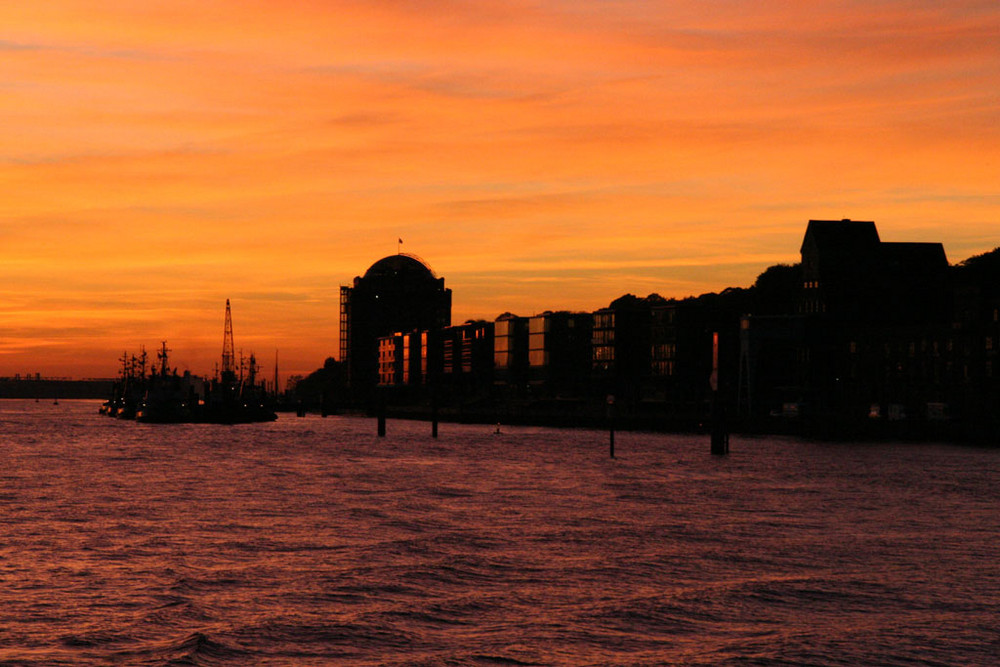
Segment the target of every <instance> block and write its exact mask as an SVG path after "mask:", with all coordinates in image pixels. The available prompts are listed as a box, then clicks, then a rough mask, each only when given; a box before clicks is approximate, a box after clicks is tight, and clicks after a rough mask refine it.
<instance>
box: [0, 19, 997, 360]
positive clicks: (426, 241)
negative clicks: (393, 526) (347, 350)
mask: <svg viewBox="0 0 1000 667" xmlns="http://www.w3.org/2000/svg"><path fill="white" fill-rule="evenodd" d="M0 26H3V27H2V28H0V59H2V60H3V63H4V66H3V68H2V69H0V114H2V115H3V117H4V126H3V128H2V129H0V187H2V188H3V192H4V197H3V202H2V203H0V284H3V285H5V286H6V287H5V288H4V289H3V290H0V375H4V374H10V373H13V372H27V371H28V370H38V371H41V372H46V373H52V374H60V375H65V374H80V375H91V376H92V375H101V374H108V373H111V372H113V370H114V366H115V362H114V360H115V358H116V357H117V355H119V354H120V353H121V351H120V348H121V347H122V346H123V345H126V346H129V347H135V346H136V345H138V344H139V343H141V342H145V344H146V345H147V346H149V347H152V346H153V345H155V344H156V343H157V342H158V341H159V340H161V339H163V338H167V339H168V340H169V341H170V344H171V346H172V347H175V349H177V350H178V352H177V354H178V355H179V356H178V359H180V358H182V357H183V359H184V360H185V361H186V363H190V364H193V365H194V366H196V367H194V368H192V370H196V371H197V370H201V371H208V370H209V369H210V367H211V363H212V361H213V359H214V358H215V357H216V356H217V355H218V350H217V349H216V348H218V345H219V341H218V340H217V339H219V336H220V333H219V331H217V330H219V329H221V324H220V322H221V306H220V305H219V304H220V303H224V301H225V298H227V297H230V298H233V299H234V307H235V308H237V310H236V312H235V314H234V316H235V317H236V319H237V328H238V331H237V337H238V338H239V337H240V336H241V335H242V336H243V337H244V340H245V341H247V342H248V343H253V344H254V345H257V346H259V349H258V352H262V351H264V350H267V349H270V348H272V347H276V348H281V349H282V353H281V355H282V359H283V362H282V365H283V367H285V368H286V369H288V370H292V369H295V370H299V371H308V370H309V369H311V368H314V367H316V366H318V365H320V364H321V363H322V361H323V359H324V358H325V357H327V356H330V355H332V354H336V352H337V350H336V341H337V335H338V334H337V326H338V324H337V308H338V303H337V299H338V294H339V291H338V289H339V285H340V284H341V283H345V284H346V283H348V282H350V280H351V279H352V278H353V277H354V276H355V275H359V274H361V273H363V272H364V270H365V269H366V268H367V266H368V265H370V264H371V263H372V262H373V261H375V260H376V259H378V258H379V257H381V256H383V255H386V254H389V253H392V252H395V251H396V243H395V242H396V239H397V238H398V237H402V238H403V239H404V240H405V244H404V246H403V249H404V250H406V251H411V252H415V253H416V254H418V255H421V256H422V257H424V258H425V259H427V260H428V261H429V262H430V263H431V265H432V266H433V267H434V269H435V270H436V271H437V272H438V273H439V275H442V276H444V277H445V278H446V280H447V283H448V285H449V286H450V287H452V288H453V289H454V291H455V296H454V304H455V305H454V308H455V318H454V319H455V320H456V321H462V320H464V319H466V317H470V316H476V317H488V316H491V314H492V315H495V314H497V313H499V312H502V311H505V310H511V311H516V312H536V311H540V310H544V309H547V308H561V307H565V308H572V309H585V310H592V309H595V308H598V307H601V306H604V305H606V304H607V303H608V302H609V301H610V300H612V299H613V298H615V297H617V296H619V295H620V294H622V293H624V292H636V293H648V292H652V291H655V292H658V293H660V294H663V295H665V296H686V295H688V294H697V293H701V292H706V291H710V290H717V289H721V288H723V287H726V286H729V285H741V284H742V285H747V284H749V283H750V282H752V280H753V279H754V278H755V277H756V275H757V274H758V273H760V271H762V270H763V269H764V268H766V265H767V264H769V263H774V262H776V261H794V260H795V258H796V255H797V251H798V247H799V243H800V241H801V234H802V231H803V229H804V224H805V221H806V220H807V219H809V218H816V217H831V218H842V217H853V218H861V219H874V220H875V221H876V222H877V223H878V225H879V229H880V231H881V233H882V236H883V238H886V239H890V240H908V239H913V240H940V241H943V242H944V243H945V247H946V250H947V252H948V255H949V257H950V258H951V259H952V260H953V261H957V260H960V259H962V258H964V257H967V256H969V255H971V254H974V253H978V252H983V251H985V250H988V249H990V248H992V247H994V246H996V245H1000V201H998V199H1000V186H998V183H997V178H996V175H997V173H1000V92H998V91H1000V6H998V5H997V4H996V2H995V1H993V0H989V1H980V0H976V1H973V0H955V1H953V2H948V3H940V2H930V1H929V0H928V1H923V0H905V1H904V0H879V1H874V2H873V1H871V0H866V1H865V2H861V1H857V0H852V1H849V2H843V1H839V0H838V1H834V0H809V1H806V2H791V1H790V0H766V1H763V2H755V3H747V2H745V1H743V0H708V1H706V0H697V1H696V0H670V1H667V2H657V3H650V2H643V1H640V0H617V1H616V2H606V1H599V0H574V1H570V0H512V1H510V2H504V3H499V2H478V1H476V2H473V1H471V0H435V1H431V0H423V1H419V2H405V3H404V2H395V1H391V0H382V1H374V2H367V3H357V2H347V1H346V0H323V1H320V0H307V1H305V2H296V3H283V2H282V3H279V2H276V1H274V0H246V1H244V2H235V0H223V1H220V2H212V3H204V2H195V1H194V0H157V1H155V2H144V3H107V2H98V3H93V2H84V1H83V0H52V1H51V2H45V3H29V2H23V1H20V0H16V1H15V2H12V3H5V4H4V5H2V6H0ZM286 351H287V353H286ZM286 364H289V365H286ZM66 369H76V370H66ZM102 371H103V372H102Z"/></svg>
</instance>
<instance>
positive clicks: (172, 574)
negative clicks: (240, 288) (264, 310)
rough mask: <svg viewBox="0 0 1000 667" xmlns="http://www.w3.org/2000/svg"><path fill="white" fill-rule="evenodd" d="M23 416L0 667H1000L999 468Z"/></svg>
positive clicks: (70, 410)
mask: <svg viewBox="0 0 1000 667" xmlns="http://www.w3.org/2000/svg"><path fill="white" fill-rule="evenodd" d="M97 407H98V404H97V403H95V402H64V403H62V404H60V405H58V406H56V405H52V404H50V403H35V402H19V401H0V508H2V509H0V512H2V513H0V664H4V665H21V664H40V665H41V664H44V665H51V664H154V665H159V664H196V665H243V664H272V665H338V664H349V665H354V664H357V665H383V664H384V665H521V664H529V665H534V664H542V665H550V664H557V665H588V664H593V665H660V664H706V665H708V664H741V665H742V664H775V663H778V664H814V665H854V664H886V665H920V664H927V665H944V664H947V665H973V664H979V665H995V664H997V656H998V655H1000V629H998V622H1000V542H998V535H1000V488H998V480H1000V474H998V473H1000V451H998V450H983V449H974V448H966V447H960V446H950V445H893V444H829V443H814V442H804V441H798V440H793V439H781V438H762V439H740V438H734V439H733V441H732V454H731V455H730V456H729V457H728V458H725V459H718V458H712V457H711V456H710V455H709V454H708V442H707V439H706V438H704V437H694V436H673V435H660V434H656V435H654V434H632V433H618V434H617V443H616V444H617V453H618V455H619V458H617V459H616V460H613V461H612V460H609V458H608V456H607V436H606V434H605V433H602V432H598V431H583V430H581V431H572V430H556V429H542V428H526V427H520V428H519V427H508V428H505V429H504V432H503V433H502V434H501V435H494V434H493V432H492V430H493V429H492V427H489V426H460V425H450V424H444V425H442V426H441V437H440V439H438V440H436V441H435V440H431V439H430V438H429V437H428V435H429V431H430V428H429V425H428V424H425V423H418V422H393V421H390V422H389V425H388V426H389V434H388V437H386V438H384V439H379V438H377V437H375V424H374V422H373V421H372V420H362V419H347V418H327V419H320V418H318V417H307V418H304V419H296V418H294V417H284V416H283V417H282V418H281V419H280V420H279V421H277V422H274V423H269V424H261V425H245V426H213V425H177V426H169V425H168V426H157V425H143V424H136V423H132V422H118V421H114V420H109V419H107V418H105V417H101V416H99V415H98V414H97Z"/></svg>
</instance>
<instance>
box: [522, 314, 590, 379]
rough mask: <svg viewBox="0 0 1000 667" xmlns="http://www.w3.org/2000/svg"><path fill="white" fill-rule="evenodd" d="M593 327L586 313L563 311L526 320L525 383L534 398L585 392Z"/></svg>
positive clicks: (588, 376)
mask: <svg viewBox="0 0 1000 667" xmlns="http://www.w3.org/2000/svg"><path fill="white" fill-rule="evenodd" d="M593 324H594V318H593V315H591V314H590V313H569V312H565V311H562V312H557V313H553V312H549V311H547V312H545V313H542V314H541V315H536V316H534V317H531V318H529V319H528V383H529V385H530V387H531V391H532V393H533V394H534V395H536V396H538V395H546V394H550V395H572V396H577V397H578V396H584V395H586V394H587V393H588V389H589V385H588V383H589V381H590V369H591V354H592V353H591V333H592V330H593Z"/></svg>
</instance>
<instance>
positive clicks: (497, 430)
mask: <svg viewBox="0 0 1000 667" xmlns="http://www.w3.org/2000/svg"><path fill="white" fill-rule="evenodd" d="M493 435H500V422H497V427H496V428H495V429H494V430H493Z"/></svg>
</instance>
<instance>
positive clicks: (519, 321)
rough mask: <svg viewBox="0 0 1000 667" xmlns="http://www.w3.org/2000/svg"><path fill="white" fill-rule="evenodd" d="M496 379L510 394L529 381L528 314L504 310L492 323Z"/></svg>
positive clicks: (519, 392) (524, 386)
mask: <svg viewBox="0 0 1000 667" xmlns="http://www.w3.org/2000/svg"><path fill="white" fill-rule="evenodd" d="M493 326H494V336H493V373H494V381H495V382H496V384H497V385H498V386H499V387H501V388H502V389H503V391H504V393H505V394H506V395H507V396H516V395H520V394H521V393H522V392H523V391H524V389H525V388H526V387H527V384H528V318H526V317H518V316H517V315H512V314H511V313H504V314H503V315H500V316H499V317H497V319H496V321H495V322H494V323H493Z"/></svg>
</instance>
